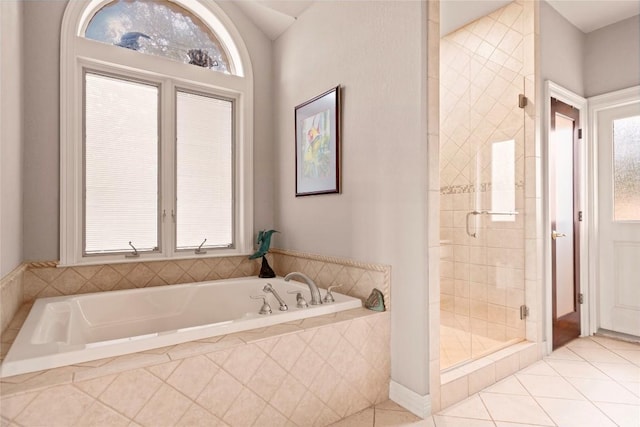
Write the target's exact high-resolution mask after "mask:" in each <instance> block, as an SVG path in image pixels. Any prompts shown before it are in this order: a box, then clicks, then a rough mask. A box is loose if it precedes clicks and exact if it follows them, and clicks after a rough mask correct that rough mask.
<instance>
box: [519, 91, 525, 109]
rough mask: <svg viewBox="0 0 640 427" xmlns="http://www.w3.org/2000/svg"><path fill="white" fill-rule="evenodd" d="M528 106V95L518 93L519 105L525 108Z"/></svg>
mask: <svg viewBox="0 0 640 427" xmlns="http://www.w3.org/2000/svg"><path fill="white" fill-rule="evenodd" d="M526 106H527V97H526V96H524V94H523V93H521V94H519V95H518V107H520V108H524V107H526Z"/></svg>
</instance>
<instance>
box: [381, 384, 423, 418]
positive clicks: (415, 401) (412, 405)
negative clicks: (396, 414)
mask: <svg viewBox="0 0 640 427" xmlns="http://www.w3.org/2000/svg"><path fill="white" fill-rule="evenodd" d="M389 399H391V400H393V401H394V402H396V403H397V404H398V405H400V406H402V407H404V408H405V409H407V410H408V411H410V412H411V413H413V414H415V415H417V416H418V417H420V418H427V417H429V416H431V396H429V395H428V394H426V395H424V396H422V395H420V394H418V393H416V392H415V391H413V390H409V389H408V388H406V387H405V386H403V385H401V384H398V383H397V382H395V381H393V380H392V381H391V383H390V384H389Z"/></svg>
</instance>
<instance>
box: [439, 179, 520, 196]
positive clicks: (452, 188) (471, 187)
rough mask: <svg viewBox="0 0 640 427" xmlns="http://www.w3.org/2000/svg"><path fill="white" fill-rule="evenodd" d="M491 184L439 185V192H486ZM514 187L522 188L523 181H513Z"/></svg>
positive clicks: (489, 189)
mask: <svg viewBox="0 0 640 427" xmlns="http://www.w3.org/2000/svg"><path fill="white" fill-rule="evenodd" d="M492 188H493V185H492V183H491V182H483V183H481V184H480V185H479V186H477V189H476V185H475V184H466V185H445V186H443V187H440V194H443V195H444V194H470V193H476V192H478V191H479V192H481V193H487V192H489V191H491V189H492ZM515 188H524V181H523V180H519V181H518V182H516V183H515Z"/></svg>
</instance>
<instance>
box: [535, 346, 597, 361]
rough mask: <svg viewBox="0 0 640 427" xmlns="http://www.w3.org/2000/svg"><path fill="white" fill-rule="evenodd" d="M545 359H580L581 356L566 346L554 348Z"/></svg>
mask: <svg viewBox="0 0 640 427" xmlns="http://www.w3.org/2000/svg"><path fill="white" fill-rule="evenodd" d="M599 348H602V347H599ZM544 359H545V360H547V359H560V360H580V361H582V360H583V359H582V357H580V356H578V355H577V354H576V353H574V352H573V351H571V350H570V349H569V348H567V347H561V348H559V349H557V350H555V351H554V352H553V353H551V354H550V355H548V356H547V357H545V358H544Z"/></svg>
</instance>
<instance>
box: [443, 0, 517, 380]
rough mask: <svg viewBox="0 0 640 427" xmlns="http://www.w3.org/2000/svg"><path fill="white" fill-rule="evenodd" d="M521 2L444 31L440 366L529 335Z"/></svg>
mask: <svg viewBox="0 0 640 427" xmlns="http://www.w3.org/2000/svg"><path fill="white" fill-rule="evenodd" d="M523 20H524V13H523V6H522V4H520V3H518V2H513V3H511V4H509V5H507V6H505V7H503V8H501V9H499V10H497V11H495V12H494V13H492V14H490V15H487V16H484V17H482V18H480V19H478V20H476V21H474V22H472V23H470V24H468V25H466V26H465V27H462V28H460V29H458V30H456V31H454V32H452V33H450V34H448V35H445V36H444V37H442V38H441V43H440V144H441V146H440V183H441V188H440V223H441V225H440V227H441V229H440V238H441V257H442V259H441V278H440V283H441V298H440V300H441V326H440V366H441V369H448V368H451V367H455V366H458V365H460V364H462V363H465V362H467V361H469V360H473V359H476V358H479V357H482V356H485V355H487V354H490V353H492V352H495V351H497V350H499V349H501V348H504V347H506V346H508V345H511V344H513V343H515V342H518V341H521V340H523V339H524V338H525V320H524V316H525V315H526V307H525V306H524V302H525V274H524V271H525V270H524V269H525V267H524V262H525V232H524V228H525V227H524V224H525V212H524V205H525V198H524V197H525V195H524V180H525V161H524V151H525V149H524V147H525V133H526V132H525V122H526V121H525V110H524V106H525V104H526V102H527V101H526V98H524V96H523V95H522V94H524V93H525V91H524V85H525V75H524V55H523V51H524V44H525V43H524V36H523Z"/></svg>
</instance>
